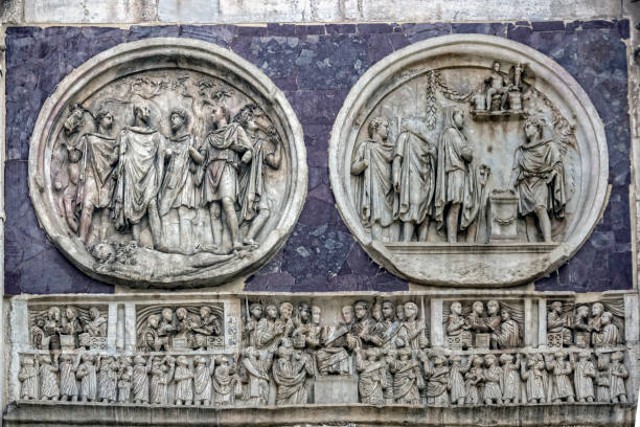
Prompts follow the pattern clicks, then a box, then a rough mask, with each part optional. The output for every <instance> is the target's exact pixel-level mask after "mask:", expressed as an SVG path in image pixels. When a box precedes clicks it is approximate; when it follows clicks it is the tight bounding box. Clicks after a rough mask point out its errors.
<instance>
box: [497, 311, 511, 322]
mask: <svg viewBox="0 0 640 427" xmlns="http://www.w3.org/2000/svg"><path fill="white" fill-rule="evenodd" d="M500 317H501V318H502V321H503V322H506V321H507V320H509V318H510V317H511V315H510V314H509V311H508V310H506V309H502V311H501V312H500Z"/></svg>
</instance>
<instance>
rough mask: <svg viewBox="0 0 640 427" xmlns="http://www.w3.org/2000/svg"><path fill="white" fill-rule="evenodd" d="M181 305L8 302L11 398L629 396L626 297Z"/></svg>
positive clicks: (202, 402)
mask: <svg viewBox="0 0 640 427" xmlns="http://www.w3.org/2000/svg"><path fill="white" fill-rule="evenodd" d="M186 295H187V297H186V298H184V299H182V300H181V299H180V298H176V297H169V296H165V297H163V298H161V299H162V301H160V303H158V302H157V301H156V302H152V301H151V300H150V299H149V298H140V297H137V298H135V299H134V300H133V301H131V300H130V301H127V300H126V297H122V296H121V297H115V298H113V297H105V298H102V299H101V298H94V300H95V301H93V302H94V303H95V304H92V305H90V306H83V305H77V304H73V303H71V301H68V299H67V301H66V302H65V298H59V301H56V302H54V303H51V302H50V303H48V304H47V303H44V302H43V301H38V298H37V297H36V298H33V300H34V301H33V302H28V303H27V304H22V305H20V304H14V306H13V310H14V313H15V314H14V320H15V321H14V322H13V323H12V325H11V327H12V332H11V336H12V337H13V338H12V340H13V341H12V347H11V349H10V352H11V353H12V354H13V355H14V357H13V358H12V361H13V362H12V367H11V368H10V372H11V375H12V378H13V380H12V381H11V382H10V384H11V387H12V388H11V389H10V393H11V395H12V396H14V398H15V399H16V400H22V401H26V400H35V401H47V400H53V401H57V400H60V401H65V402H72V403H77V404H85V403H90V404H96V403H105V404H111V405H114V404H115V405H117V404H133V405H160V406H166V405H178V406H192V405H195V406H207V407H211V406H215V407H267V406H274V405H275V406H288V405H313V404H332V403H333V404H348V403H354V404H355V403H361V404H365V405H375V406H384V405H392V404H400V405H409V406H485V405H498V406H507V405H519V406H523V405H525V406H526V405H536V404H558V405H570V404H575V403H591V404H624V403H627V402H630V401H631V400H632V399H634V398H635V397H634V393H635V392H634V387H635V384H637V380H638V379H637V375H636V374H634V369H635V368H634V366H636V365H635V362H634V358H637V357H636V355H637V354H638V353H637V341H638V339H637V328H636V327H635V326H634V325H632V324H629V323H628V321H629V319H635V318H637V317H635V316H637V307H634V306H633V301H637V296H634V295H633V292H629V293H626V294H625V293H618V294H611V295H607V294H600V295H595V296H594V297H596V299H584V298H581V297H580V296H575V295H570V294H567V293H558V294H545V293H520V294H518V295H514V294H512V295H506V294H503V295H496V296H495V297H489V298H487V296H486V294H473V293H460V294H459V295H457V296H456V298H453V299H452V298H451V294H448V295H444V296H438V295H428V294H417V293H406V294H404V295H401V296H398V295H378V296H377V297H371V296H366V295H362V294H360V295H358V294H341V295H340V298H336V297H335V296H320V295H310V294H306V295H290V294H288V295H287V294H253V295H252V294H249V295H246V296H243V297H238V296H234V295H216V296H214V297H211V298H208V297H207V296H203V295H188V294H186ZM123 301H124V307H123V306H122V304H123ZM106 313H108V314H106ZM627 328H629V330H627ZM91 339H96V340H97V339H103V340H104V341H102V342H101V341H91ZM635 372H637V370H636V371H635Z"/></svg>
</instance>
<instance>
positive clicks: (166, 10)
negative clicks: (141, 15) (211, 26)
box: [157, 0, 219, 22]
mask: <svg viewBox="0 0 640 427" xmlns="http://www.w3.org/2000/svg"><path fill="white" fill-rule="evenodd" d="M157 5H158V20H159V21H164V22H211V21H215V20H216V18H217V17H218V10H219V4H218V0H187V1H184V0H159V1H158V2H157Z"/></svg>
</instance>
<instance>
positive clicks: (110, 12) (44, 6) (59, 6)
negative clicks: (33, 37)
mask: <svg viewBox="0 0 640 427" xmlns="http://www.w3.org/2000/svg"><path fill="white" fill-rule="evenodd" d="M24 19H25V21H26V22H29V23H44V22H52V23H53V22H58V23H62V22H65V23H85V24H97V23H108V22H122V23H134V22H144V21H150V20H155V19H156V4H155V2H153V1H149V0H137V1H130V0H105V1H101V0H52V1H49V0H24Z"/></svg>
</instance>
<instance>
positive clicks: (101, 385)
mask: <svg viewBox="0 0 640 427" xmlns="http://www.w3.org/2000/svg"><path fill="white" fill-rule="evenodd" d="M118 370H119V366H118V362H117V361H116V359H115V358H114V357H112V356H106V357H104V358H102V357H101V356H98V360H97V362H96V371H98V399H100V401H101V402H102V403H113V402H115V401H116V400H117V397H118V387H117V386H118Z"/></svg>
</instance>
